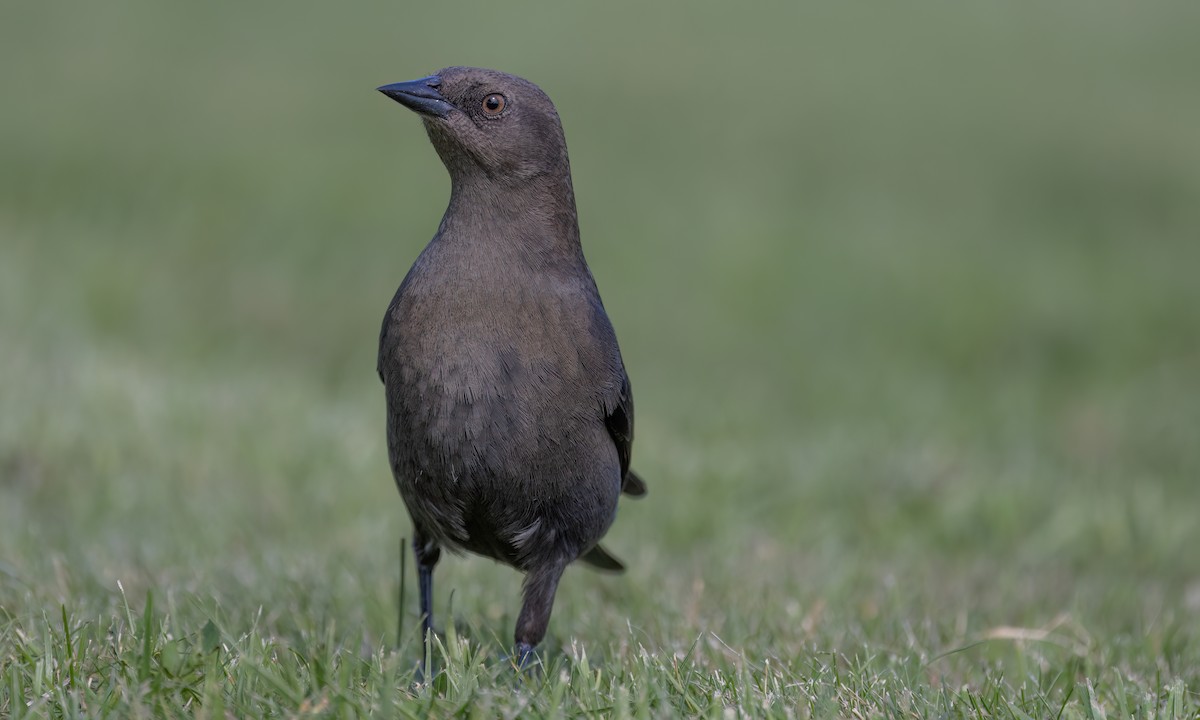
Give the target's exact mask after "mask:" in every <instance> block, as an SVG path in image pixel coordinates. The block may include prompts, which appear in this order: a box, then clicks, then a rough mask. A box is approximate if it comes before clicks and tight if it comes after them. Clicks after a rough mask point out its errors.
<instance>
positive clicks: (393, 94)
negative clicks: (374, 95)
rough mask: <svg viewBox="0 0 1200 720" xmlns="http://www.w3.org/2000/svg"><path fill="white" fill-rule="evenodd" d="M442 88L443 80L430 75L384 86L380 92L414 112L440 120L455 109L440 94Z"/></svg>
mask: <svg viewBox="0 0 1200 720" xmlns="http://www.w3.org/2000/svg"><path fill="white" fill-rule="evenodd" d="M441 86H442V79H441V78H440V77H438V76H437V75H430V76H429V77H425V78H421V79H420V80H409V81H408V82H398V83H392V84H391V85H384V86H383V87H381V88H379V92H381V93H383V94H384V95H387V96H388V97H390V98H391V99H393V100H395V101H396V102H398V103H400V104H401V105H403V106H404V107H406V108H408V109H409V110H412V111H413V112H416V113H419V114H421V115H431V116H433V117H439V118H440V117H446V116H447V115H449V114H450V111H451V110H453V109H454V106H453V105H451V104H450V101H449V100H447V99H446V98H444V97H442V94H441V93H439V92H438V88H440V87H441Z"/></svg>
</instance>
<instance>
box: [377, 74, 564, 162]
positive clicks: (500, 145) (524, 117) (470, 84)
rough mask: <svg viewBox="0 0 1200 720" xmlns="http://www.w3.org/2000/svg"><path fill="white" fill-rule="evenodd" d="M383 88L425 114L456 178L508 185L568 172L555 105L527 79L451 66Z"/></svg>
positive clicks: (428, 128) (436, 144) (440, 152)
mask: <svg viewBox="0 0 1200 720" xmlns="http://www.w3.org/2000/svg"><path fill="white" fill-rule="evenodd" d="M379 91H380V92H382V93H383V94H384V95H387V96H388V97H390V98H392V99H393V100H395V101H396V102H398V103H400V104H401V105H403V106H405V107H407V108H408V109H410V110H412V111H414V112H416V113H417V114H418V115H420V116H421V120H422V121H423V122H424V124H425V129H426V131H427V132H428V133H429V139H430V141H431V142H432V143H433V146H434V147H435V148H436V149H437V152H438V155H439V156H440V157H441V158H442V162H443V163H445V165H446V169H447V170H449V171H450V175H451V177H452V178H454V179H456V180H466V179H473V178H477V177H480V176H481V174H482V176H484V177H486V178H488V179H489V180H490V181H491V182H497V183H503V184H506V185H508V184H520V183H522V182H527V181H529V180H531V179H534V178H537V177H540V176H546V175H551V176H553V175H559V174H561V173H564V172H566V173H569V172H570V170H569V164H568V161H567V144H566V140H565V139H564V137H563V131H562V124H561V123H560V122H559V119H558V112H557V111H556V110H555V109H554V103H552V102H550V98H548V97H546V94H545V93H544V92H542V91H541V89H540V88H539V87H538V86H537V85H534V84H533V83H531V82H529V81H528V80H524V79H522V78H519V77H516V76H514V75H509V74H507V73H502V72H499V71H496V70H487V69H484V68H471V67H448V68H444V69H442V70H439V71H438V72H437V74H436V75H431V76H429V77H425V78H421V79H420V80H410V81H408V82H400V83H393V84H391V85H384V86H383V87H381V88H379Z"/></svg>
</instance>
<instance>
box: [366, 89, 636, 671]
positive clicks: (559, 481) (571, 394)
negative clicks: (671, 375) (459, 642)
mask: <svg viewBox="0 0 1200 720" xmlns="http://www.w3.org/2000/svg"><path fill="white" fill-rule="evenodd" d="M378 89H379V91H380V92H382V93H383V94H384V95H386V96H387V97H389V98H391V99H393V100H395V101H396V102H398V103H400V104H401V105H403V106H405V107H406V108H408V109H409V110H412V111H414V112H415V113H416V114H417V115H418V116H419V117H420V119H421V121H422V124H423V125H424V128H425V131H426V133H427V135H428V137H429V140H430V142H431V144H432V145H433V147H434V149H435V150H436V152H437V154H438V156H439V157H440V158H441V160H442V163H443V164H444V165H445V167H446V170H447V171H448V172H449V175H450V181H451V182H450V185H451V189H450V200H449V203H448V205H447V208H446V211H445V214H444V216H443V217H442V220H441V223H440V224H439V225H438V228H437V231H436V233H435V234H434V236H433V239H432V240H430V241H429V243H428V244H427V245H426V246H425V248H424V250H422V251H421V253H420V254H419V255H418V257H417V259H416V261H415V262H414V263H413V265H412V267H411V269H410V270H409V271H408V274H407V275H406V276H405V277H404V280H403V281H402V282H401V284H400V286H399V289H398V290H397V291H396V293H395V295H394V297H393V298H392V301H391V302H390V303H389V305H388V308H387V312H386V314H385V315H384V319H383V324H382V327H381V329H380V334H379V359H378V367H377V370H378V373H379V377H380V379H381V380H382V381H383V385H384V395H385V398H386V405H387V448H388V458H389V461H390V464H391V470H392V474H393V476H394V479H395V482H396V486H397V487H398V489H399V491H400V495H401V497H402V499H403V501H404V504H405V506H406V508H407V510H408V514H409V516H410V518H411V520H412V525H413V554H414V558H415V560H416V568H417V579H418V583H417V585H418V594H419V602H420V612H421V618H422V627H421V629H422V637H423V640H424V643H425V647H426V657H432V655H430V654H429V643H430V642H431V639H432V636H433V571H434V568H435V566H436V565H437V563H438V560H439V559H440V557H441V552H442V550H443V549H446V550H448V551H451V552H453V553H456V554H462V553H464V552H470V553H474V554H477V555H481V556H484V557H488V558H491V559H493V560H495V561H498V562H500V563H504V564H507V565H510V566H512V567H514V568H516V569H517V570H519V571H521V572H522V573H524V575H525V578H524V582H523V585H522V604H521V609H520V613H519V615H518V616H517V621H516V628H515V631H514V634H513V639H514V655H515V660H516V663H517V665H518V667H525V666H527V665H528V664H530V663H533V662H536V654H535V653H536V649H537V646H538V645H539V643H541V641H542V640H543V638H544V637H545V635H546V630H547V626H548V624H549V621H550V614H551V610H552V608H553V605H554V596H555V593H556V592H557V589H558V585H559V581H560V579H561V578H562V575H563V571H564V570H565V569H566V567H567V566H568V565H569V564H571V563H572V562H574V561H576V560H580V561H582V562H583V563H586V564H588V565H590V566H592V567H594V568H596V569H599V570H604V571H610V572H621V571H623V570H624V565H623V564H622V563H621V561H620V560H618V559H617V558H616V557H614V556H613V555H612V554H610V553H609V552H608V551H607V550H606V549H604V548H603V547H602V546H601V545H600V544H599V541H600V539H601V537H603V536H604V535H605V533H606V532H607V531H608V529H609V527H610V526H611V525H612V523H613V520H614V519H615V517H616V513H617V504H618V499H619V497H620V495H621V494H622V493H624V494H625V495H629V496H632V497H641V496H643V495H645V494H646V484H645V483H644V482H643V481H642V479H641V478H640V477H639V476H638V475H637V474H636V473H635V472H633V471H632V470H631V469H630V457H631V450H632V446H633V392H632V389H631V387H630V382H629V376H628V374H627V373H626V370H625V365H624V362H623V360H622V357H621V351H620V348H619V347H618V344H617V337H616V334H615V332H614V330H613V326H612V323H611V322H610V320H609V318H608V315H607V313H606V312H605V309H604V305H603V303H602V302H601V300H600V294H599V291H598V290H597V287H596V282H595V280H594V278H593V276H592V273H591V271H590V269H589V268H588V265H587V262H586V260H585V259H584V255H583V249H582V246H581V245H580V235H579V221H578V215H577V211H576V207H575V194H574V190H573V187H572V183H571V167H570V162H569V160H568V156H567V144H566V138H565V135H564V133H563V129H562V123H561V121H560V119H559V115H558V111H557V110H556V109H555V106H554V103H552V102H551V101H550V98H549V97H548V96H547V95H546V94H545V93H544V92H543V91H542V90H541V89H540V88H539V87H538V86H537V85H534V84H533V83H531V82H529V81H528V80H525V79H523V78H520V77H517V76H515V75H510V74H507V73H504V72H500V71H497V70H490V69H485V68H474V67H457V66H456V67H447V68H443V69H442V70H439V71H438V72H436V73H435V74H434V75H431V76H428V77H423V78H420V79H418V80H412V81H407V82H399V83H393V84H390V85H384V86H382V87H380V88H378Z"/></svg>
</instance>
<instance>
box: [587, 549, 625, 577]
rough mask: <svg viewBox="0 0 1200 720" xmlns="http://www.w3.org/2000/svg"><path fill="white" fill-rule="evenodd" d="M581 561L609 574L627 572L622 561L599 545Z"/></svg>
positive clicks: (589, 551)
mask: <svg viewBox="0 0 1200 720" xmlns="http://www.w3.org/2000/svg"><path fill="white" fill-rule="evenodd" d="M579 559H580V560H582V561H584V562H585V563H587V564H588V565H591V566H592V567H594V568H596V569H597V570H605V571H607V572H614V573H619V572H625V566H624V565H623V564H622V563H621V561H620V560H618V559H616V558H615V557H613V556H612V555H609V553H608V551H607V550H605V549H604V548H602V547H600V546H599V545H597V546H596V547H594V548H592V549H591V550H588V551H587V552H586V553H584V554H583V556H582V557H580V558H579Z"/></svg>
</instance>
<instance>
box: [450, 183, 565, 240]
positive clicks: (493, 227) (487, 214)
mask: <svg viewBox="0 0 1200 720" xmlns="http://www.w3.org/2000/svg"><path fill="white" fill-rule="evenodd" d="M442 225H443V233H446V232H447V231H449V232H450V233H451V234H452V236H453V237H458V238H473V239H478V240H482V241H484V242H486V243H487V244H488V245H491V246H492V247H494V248H496V249H497V250H502V249H503V248H505V247H506V246H510V247H511V249H513V250H515V251H517V252H520V253H523V254H533V255H535V256H538V257H539V258H541V259H542V260H543V261H546V260H559V261H565V260H571V261H574V260H576V259H582V257H583V253H582V250H581V248H580V244H579V219H578V216H577V214H576V210H575V193H574V190H573V189H572V187H571V177H570V174H569V173H567V174H565V175H564V176H558V177H552V176H539V177H536V178H532V179H530V180H527V181H525V182H523V183H521V184H520V185H519V186H516V187H511V186H504V185H500V184H497V183H496V182H494V181H492V180H490V179H488V178H486V177H483V178H469V179H463V178H453V179H452V183H451V190H450V204H449V206H448V207H447V208H446V215H445V217H444V218H443V219H442Z"/></svg>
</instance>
